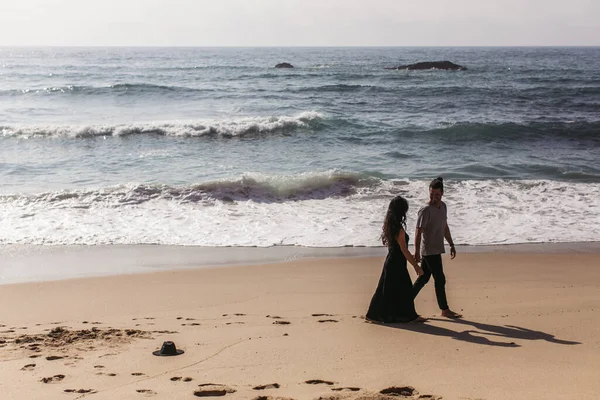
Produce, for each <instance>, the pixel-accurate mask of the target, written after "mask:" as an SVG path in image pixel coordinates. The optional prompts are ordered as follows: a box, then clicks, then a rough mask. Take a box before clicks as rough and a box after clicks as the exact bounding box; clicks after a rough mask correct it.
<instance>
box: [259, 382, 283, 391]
mask: <svg viewBox="0 0 600 400" xmlns="http://www.w3.org/2000/svg"><path fill="white" fill-rule="evenodd" d="M279 387H280V386H279V383H269V384H268V385H259V386H254V387H253V388H252V389H254V390H265V389H279Z"/></svg>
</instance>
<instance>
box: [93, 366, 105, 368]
mask: <svg viewBox="0 0 600 400" xmlns="http://www.w3.org/2000/svg"><path fill="white" fill-rule="evenodd" d="M94 368H104V365H94Z"/></svg>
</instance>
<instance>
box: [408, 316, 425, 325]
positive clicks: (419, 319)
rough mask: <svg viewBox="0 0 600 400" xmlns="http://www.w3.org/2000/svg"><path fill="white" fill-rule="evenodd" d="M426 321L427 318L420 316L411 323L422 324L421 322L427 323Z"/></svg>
mask: <svg viewBox="0 0 600 400" xmlns="http://www.w3.org/2000/svg"><path fill="white" fill-rule="evenodd" d="M425 321H427V318H424V317H421V316H420V315H419V316H418V317H417V318H415V319H413V320H412V321H410V322H413V323H420V322H425Z"/></svg>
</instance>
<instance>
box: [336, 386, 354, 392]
mask: <svg viewBox="0 0 600 400" xmlns="http://www.w3.org/2000/svg"><path fill="white" fill-rule="evenodd" d="M331 390H333V391H334V392H358V391H359V390H360V388H359V387H354V386H348V387H339V388H331Z"/></svg>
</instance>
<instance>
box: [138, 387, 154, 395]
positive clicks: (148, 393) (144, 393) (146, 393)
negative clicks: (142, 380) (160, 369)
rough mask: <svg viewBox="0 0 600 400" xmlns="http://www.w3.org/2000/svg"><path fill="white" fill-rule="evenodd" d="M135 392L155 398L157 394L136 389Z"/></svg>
mask: <svg viewBox="0 0 600 400" xmlns="http://www.w3.org/2000/svg"><path fill="white" fill-rule="evenodd" d="M136 392H138V393H140V394H143V395H145V396H155V395H156V394H157V393H156V392H155V391H154V390H150V389H137V390H136Z"/></svg>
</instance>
